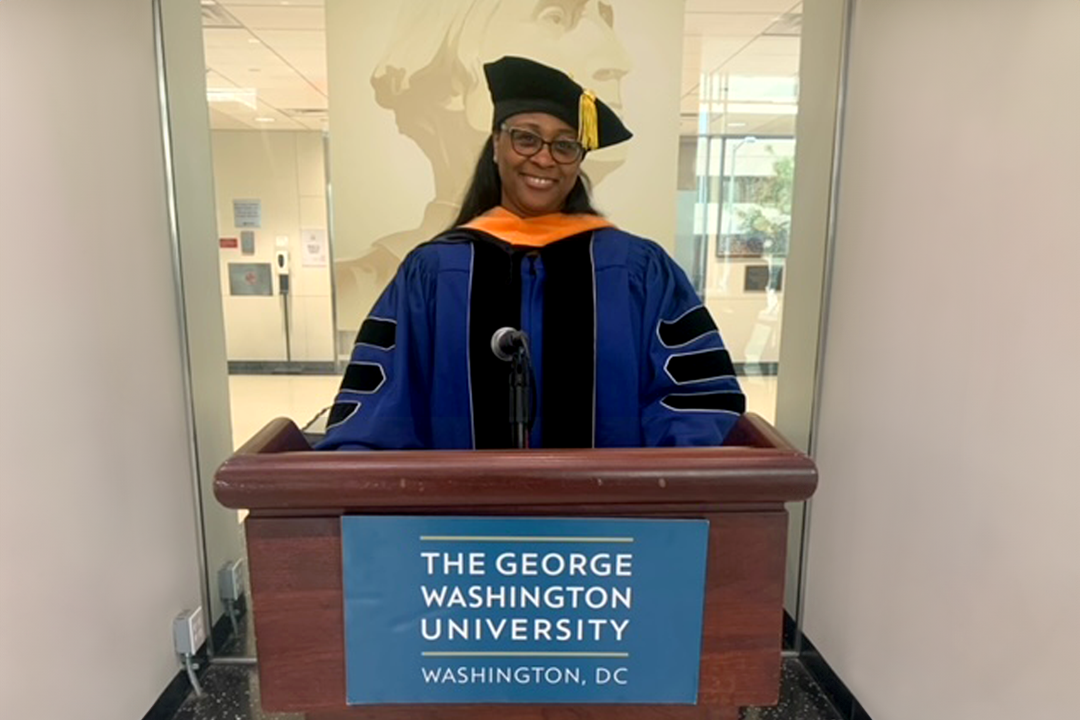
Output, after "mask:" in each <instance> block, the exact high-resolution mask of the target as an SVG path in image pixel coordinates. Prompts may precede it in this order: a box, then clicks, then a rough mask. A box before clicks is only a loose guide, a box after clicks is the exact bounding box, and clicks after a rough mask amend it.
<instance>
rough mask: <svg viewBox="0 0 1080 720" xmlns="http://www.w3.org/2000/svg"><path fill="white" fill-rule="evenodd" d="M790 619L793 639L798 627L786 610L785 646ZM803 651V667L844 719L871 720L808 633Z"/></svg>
mask: <svg viewBox="0 0 1080 720" xmlns="http://www.w3.org/2000/svg"><path fill="white" fill-rule="evenodd" d="M789 621H790V623H791V625H790V632H791V636H792V639H793V640H794V638H795V633H796V632H797V631H796V628H795V621H794V620H792V619H791V616H790V615H788V614H787V613H786V612H785V613H784V638H785V642H784V644H785V647H786V646H787V636H788V632H789V628H788V622H789ZM801 639H802V651H801V652H800V653H799V661H800V662H801V663H802V666H803V669H805V670H806V672H807V673H809V675H810V677H812V678H813V679H814V682H816V683H817V684H818V686H819V687H820V688H821V690H822V692H824V693H825V696H826V697H827V698H828V699H829V702H831V703H832V705H833V707H835V708H836V710H837V712H839V713H840V717H841V718H842V720H871V718H870V714H869V713H867V712H866V709H865V708H863V706H862V705H861V704H859V700H858V698H856V697H855V695H854V694H853V693H852V692H851V690H850V689H848V686H847V685H845V684H844V681H843V680H841V679H840V676H839V675H837V674H836V672H835V671H834V670H833V669H832V667H830V666H829V663H827V662H825V658H823V657H821V653H820V652H819V651H818V649H817V648H816V647H815V646H814V643H812V642H810V638H808V637H806V635H802V638H801Z"/></svg>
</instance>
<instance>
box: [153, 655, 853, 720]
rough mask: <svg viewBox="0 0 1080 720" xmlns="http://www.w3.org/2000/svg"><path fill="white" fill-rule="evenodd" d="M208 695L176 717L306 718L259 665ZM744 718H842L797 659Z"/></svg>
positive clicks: (222, 675) (216, 673)
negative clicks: (271, 705) (771, 698)
mask: <svg viewBox="0 0 1080 720" xmlns="http://www.w3.org/2000/svg"><path fill="white" fill-rule="evenodd" d="M202 684H203V690H204V691H205V693H206V694H205V695H204V696H203V697H201V698H196V697H195V696H190V697H189V698H188V699H187V701H185V703H184V704H183V706H182V707H181V708H180V710H179V711H177V713H176V714H175V715H174V716H173V720H303V717H304V716H303V715H296V714H285V713H267V712H263V710H262V707H261V706H260V704H259V676H258V673H257V672H256V671H255V668H253V667H250V666H247V667H244V666H236V665H215V666H212V667H211V668H210V669H209V670H208V671H207V672H206V674H205V675H204V676H203V680H202ZM742 717H743V720H840V715H839V714H838V713H837V712H836V711H835V710H834V709H833V707H832V706H831V705H830V704H829V701H828V700H827V699H826V698H825V696H824V695H823V694H822V692H821V690H820V689H819V688H818V686H817V685H816V684H815V683H814V681H813V679H812V678H811V677H810V676H809V675H807V673H806V671H805V670H804V669H803V667H802V665H801V664H800V663H799V662H798V661H797V660H785V661H784V667H783V675H782V679H781V686H780V703H779V704H778V705H776V706H775V707H768V708H745V709H744V710H743V714H742Z"/></svg>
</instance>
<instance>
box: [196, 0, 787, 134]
mask: <svg viewBox="0 0 1080 720" xmlns="http://www.w3.org/2000/svg"><path fill="white" fill-rule="evenodd" d="M436 1H437V0H436ZM649 1H654V0H649ZM201 2H202V5H203V37H204V43H205V50H206V66H207V72H206V84H207V94H208V98H209V99H210V124H211V127H213V128H214V129H240V130H244V129H247V130H252V129H257V130H305V129H308V130H322V129H324V128H325V127H326V126H327V125H326V119H327V114H326V110H327V99H328V94H329V90H328V88H327V82H326V31H325V13H324V9H323V2H324V0H201ZM801 8H802V3H801V0H686V18H685V25H684V28H685V29H684V47H683V73H682V106H681V113H682V117H683V127H682V130H683V132H684V133H688V134H693V133H696V132H697V130H698V127H699V125H700V112H701V110H702V108H703V106H704V108H705V109H707V110H708V118H709V130H710V132H729V133H734V134H743V133H745V134H759V135H770V134H774V135H792V134H794V130H795V125H794V122H795V115H794V111H795V104H794V97H793V88H796V87H797V82H796V80H797V77H798V68H799V37H798V29H799V20H800V19H801V18H800V13H801ZM747 78H751V80H749V81H748V80H747ZM703 80H704V82H703Z"/></svg>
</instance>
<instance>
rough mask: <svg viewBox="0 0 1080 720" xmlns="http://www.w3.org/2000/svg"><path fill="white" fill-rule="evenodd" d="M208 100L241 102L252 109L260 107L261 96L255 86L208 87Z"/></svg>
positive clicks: (211, 101) (210, 101) (214, 101)
mask: <svg viewBox="0 0 1080 720" xmlns="http://www.w3.org/2000/svg"><path fill="white" fill-rule="evenodd" d="M206 102H209V103H230V102H233V103H239V104H241V105H243V106H245V107H249V108H251V109H252V110H258V109H259V98H258V95H257V93H256V92H255V88H207V89H206Z"/></svg>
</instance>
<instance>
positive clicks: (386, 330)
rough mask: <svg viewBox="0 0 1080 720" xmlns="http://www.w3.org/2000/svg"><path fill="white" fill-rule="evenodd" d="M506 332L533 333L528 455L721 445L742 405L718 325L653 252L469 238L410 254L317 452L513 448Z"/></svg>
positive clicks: (457, 236)
mask: <svg viewBox="0 0 1080 720" xmlns="http://www.w3.org/2000/svg"><path fill="white" fill-rule="evenodd" d="M502 327H514V328H520V329H522V330H523V331H524V332H525V333H526V334H527V335H528V337H529V339H530V346H531V355H532V359H533V366H534V374H535V422H534V424H533V427H532V429H531V433H530V445H531V447H535V448H540V447H546V448H556V447H564V448H565V447H658V446H708V445H720V444H722V443H723V440H724V437H725V436H726V435H727V433H728V432H729V431H730V429H731V428H732V426H733V425H734V424H735V421H736V419H737V418H738V416H739V414H741V413H742V412H744V411H745V404H746V401H745V398H744V396H743V394H742V392H741V390H740V389H739V384H738V381H737V380H736V379H735V371H734V368H733V366H732V362H731V359H730V357H729V355H728V351H727V350H726V349H725V348H724V344H723V342H722V340H721V338H720V334H719V332H718V331H717V328H716V325H715V324H714V322H713V320H712V318H711V317H710V316H709V313H708V311H707V310H706V309H705V307H704V306H703V305H702V303H701V300H700V299H699V298H698V297H697V294H696V293H695V292H694V289H693V287H692V286H691V285H690V282H689V281H688V280H687V278H686V275H685V274H684V273H683V271H682V270H681V269H680V268H679V267H678V266H677V265H676V264H675V263H674V262H673V261H672V260H671V258H670V257H669V256H668V255H667V253H666V252H664V250H663V249H662V248H661V247H660V246H659V245H657V244H656V243H653V242H651V241H648V240H644V239H642V238H638V237H635V236H633V235H630V234H628V233H625V232H623V231H621V230H618V229H615V228H603V229H599V230H595V231H590V232H585V233H581V234H579V235H575V236H572V237H568V238H565V239H562V240H558V241H556V242H554V243H551V244H549V245H546V246H544V247H542V248H531V247H521V246H512V245H510V244H508V243H506V242H503V241H502V240H499V239H498V238H496V237H494V236H491V235H488V234H486V233H484V232H481V231H479V230H473V229H457V230H454V231H451V232H449V233H446V234H445V235H443V236H440V237H439V238H436V239H435V240H433V241H431V242H428V243H425V244H424V245H421V246H420V247H418V248H416V249H415V250H414V251H413V252H411V253H410V254H409V255H408V257H406V258H405V260H404V261H403V263H402V265H401V267H400V268H399V270H398V273H397V276H396V277H395V278H394V280H393V281H392V282H391V283H390V285H389V286H388V287H387V288H386V290H385V291H384V292H383V294H382V296H381V297H380V298H379V300H378V301H377V302H376V304H375V307H374V308H373V310H372V312H371V315H370V316H369V317H368V318H367V319H366V320H365V321H364V323H363V325H362V326H361V328H360V333H359V335H358V336H357V339H356V345H355V347H354V349H353V352H352V357H351V361H350V363H349V367H348V369H347V370H346V372H345V377H344V379H343V381H342V385H341V389H340V391H339V393H338V395H337V397H336V399H335V402H334V405H333V408H332V410H331V413H330V418H329V422H328V431H327V435H326V438H325V440H324V441H323V442H322V443H321V444H320V446H319V447H320V449H386V450H391V449H393V450H403V449H454V448H462V449H465V448H500V447H501V448H505V447H511V446H512V443H511V439H512V431H511V425H510V422H509V409H508V405H509V389H508V388H509V372H510V367H509V363H506V362H502V361H500V360H498V359H497V358H495V357H494V355H493V354H492V352H491V349H490V341H491V336H492V334H493V333H494V332H495V331H496V330H497V329H499V328H502Z"/></svg>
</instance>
